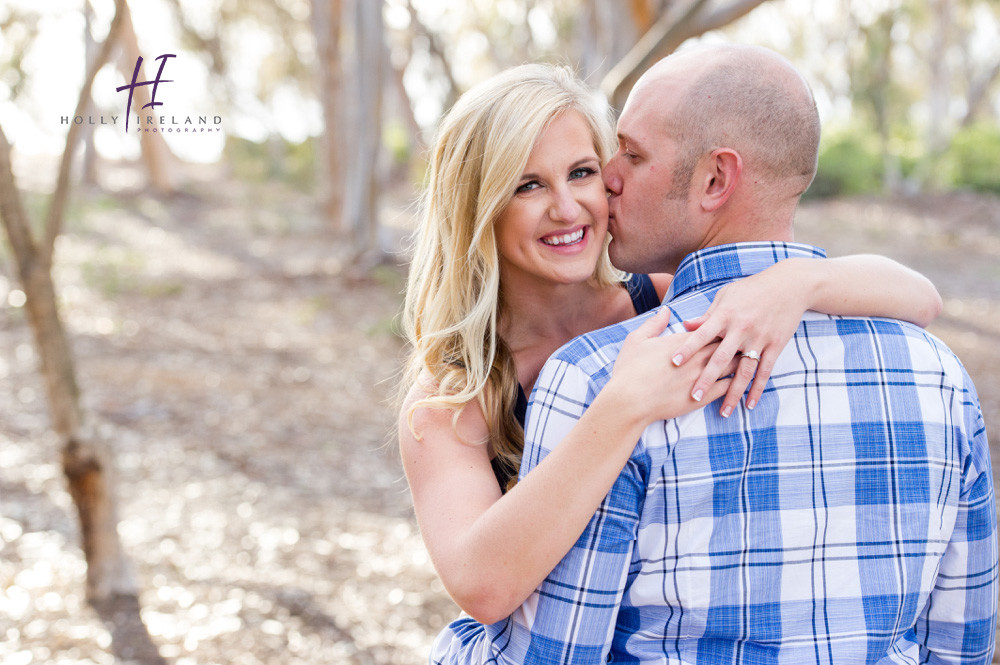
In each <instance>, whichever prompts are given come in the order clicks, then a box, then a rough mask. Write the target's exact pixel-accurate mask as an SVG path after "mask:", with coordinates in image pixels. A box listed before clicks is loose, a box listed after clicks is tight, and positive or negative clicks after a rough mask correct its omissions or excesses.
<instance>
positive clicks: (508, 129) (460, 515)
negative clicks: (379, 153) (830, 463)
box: [399, 65, 940, 623]
mask: <svg viewBox="0 0 1000 665" xmlns="http://www.w3.org/2000/svg"><path fill="white" fill-rule="evenodd" d="M611 138H612V132H611V122H610V118H609V112H608V109H607V108H606V107H605V106H598V105H596V104H595V103H594V102H593V95H592V93H591V91H590V90H588V89H587V88H586V87H585V86H584V85H583V84H582V83H580V82H579V81H578V80H577V79H575V78H574V77H573V76H572V75H571V74H570V73H569V72H568V71H567V70H565V69H562V68H556V67H550V66H544V65H525V66H522V67H517V68H514V69H512V70H509V71H506V72H504V73H501V74H500V75H498V76H496V77H494V78H492V79H490V80H488V81H486V82H484V83H482V84H480V85H478V86H476V87H474V88H473V89H472V90H470V91H469V92H467V93H466V94H465V95H463V96H462V98H461V99H459V101H458V102H457V103H456V104H455V106H454V107H453V108H452V109H451V110H450V111H449V113H448V114H447V115H446V117H445V118H444V120H443V121H442V124H441V127H440V129H439V135H438V138H437V143H436V147H435V150H434V154H433V161H432V164H431V170H430V182H429V186H428V188H427V191H426V193H425V197H424V201H423V203H424V210H423V218H422V222H421V227H420V229H419V233H418V236H417V244H416V248H415V253H414V257H413V262H412V264H411V269H410V279H409V283H408V286H407V297H406V305H405V322H406V329H407V334H408V336H409V340H410V343H411V345H412V355H411V357H410V360H409V364H408V367H407V375H406V377H407V378H406V381H405V385H404V389H405V390H406V391H407V394H406V397H405V399H404V404H403V407H402V409H401V413H400V419H399V443H400V450H401V454H402V458H403V464H404V468H405V470H406V475H407V479H408V481H409V484H410V488H411V491H412V493H413V500H414V507H415V510H416V515H417V521H418V523H419V525H420V529H421V532H422V535H423V537H424V541H425V543H426V545H427V549H428V551H429V553H430V555H431V558H432V560H433V562H434V565H435V567H436V569H437V571H438V574H439V575H440V576H441V579H442V581H443V582H444V584H445V587H446V588H447V590H448V592H449V593H450V594H451V596H452V597H453V598H454V600H455V601H456V602H457V603H458V605H459V606H460V607H461V608H462V609H463V610H465V611H466V612H468V613H469V614H470V615H471V616H472V617H473V618H475V619H477V620H479V621H480V622H483V623H492V622H495V621H498V620H500V619H502V618H503V617H506V616H507V615H508V614H510V613H511V612H512V611H513V610H514V609H515V608H517V607H518V605H520V603H521V602H523V601H524V600H525V599H526V598H527V597H528V596H529V595H530V593H531V592H532V591H533V590H534V588H535V587H536V586H537V585H538V584H539V583H540V582H541V580H543V579H544V578H545V576H546V575H547V574H548V572H549V571H550V570H551V569H552V568H553V567H554V566H555V564H556V563H557V562H558V561H559V560H560V559H561V558H562V556H563V555H564V554H565V553H566V552H567V551H568V550H569V549H570V547H571V546H572V544H573V543H574V542H575V540H576V539H577V537H578V536H579V534H580V533H581V532H582V531H583V529H584V527H585V526H586V524H587V522H588V520H589V519H590V517H591V515H592V514H593V512H594V511H595V510H596V508H597V507H598V505H599V504H600V502H601V500H602V499H603V498H604V495H605V494H606V493H607V491H608V490H609V489H610V487H611V485H612V484H613V482H614V480H615V478H616V477H617V475H618V473H619V471H620V470H621V468H622V466H623V465H624V464H625V462H626V461H627V459H628V457H629V454H630V453H631V451H632V448H633V446H634V444H635V441H636V440H637V439H638V437H639V434H640V433H641V432H642V430H643V429H644V427H645V426H646V425H648V424H649V423H651V422H653V421H656V420H660V419H665V418H672V417H675V416H678V415H680V414H683V413H686V412H688V411H691V410H693V409H695V408H698V407H699V406H700V405H701V404H705V403H707V402H710V401H713V400H715V399H718V398H719V397H722V396H723V395H725V396H726V397H725V400H724V401H723V403H722V407H721V409H722V413H723V415H728V413H729V412H731V410H732V409H733V408H734V407H735V406H736V405H737V403H738V401H739V399H740V397H741V396H742V395H743V392H744V390H745V388H746V387H747V385H748V384H749V382H750V378H751V377H752V375H753V372H754V369H755V366H756V363H755V361H754V360H753V359H748V358H743V359H742V360H739V361H734V360H733V359H732V356H733V355H734V353H735V351H736V350H737V349H748V348H752V349H763V352H762V358H761V362H760V367H759V368H757V376H756V378H755V379H754V384H753V386H752V387H751V390H750V393H749V395H748V406H751V405H752V404H750V402H752V401H754V400H756V398H757V397H758V396H759V395H760V393H761V391H762V390H763V387H764V383H765V382H766V381H767V374H768V372H769V369H770V367H771V366H772V365H773V359H774V357H775V356H777V354H778V353H779V352H780V351H781V349H782V348H783V347H784V345H785V343H786V342H787V341H788V340H789V339H790V338H791V335H792V334H793V332H794V330H795V328H796V327H797V325H798V321H799V318H800V316H801V314H802V313H803V311H804V310H805V309H818V310H820V311H825V312H828V313H835V314H844V315H885V316H893V317H897V318H904V319H910V320H912V321H914V322H916V323H919V324H926V323H927V322H928V321H929V320H930V319H931V318H933V317H934V316H936V314H937V311H938V309H939V307H940V300H939V298H938V296H937V293H936V291H935V290H934V288H933V286H931V285H930V284H929V283H928V282H927V280H925V279H924V278H922V277H921V276H919V275H917V274H915V273H913V272H911V271H909V270H908V269H906V268H903V267H902V266H899V265H898V264H895V263H892V262H890V261H888V260H886V259H882V258H879V257H848V258H845V259H830V260H827V261H810V262H809V263H796V262H795V261H793V260H788V261H784V262H782V263H781V264H779V265H778V266H775V267H774V268H771V269H769V270H767V271H765V272H764V273H761V274H760V275H756V276H754V277H751V278H748V279H746V280H744V281H743V282H740V283H737V284H734V285H732V286H731V287H727V289H726V290H724V291H723V292H721V293H720V295H719V297H718V298H717V299H716V303H715V304H714V305H713V308H712V310H710V312H709V314H708V315H707V316H706V317H703V318H702V319H701V320H699V321H697V322H695V323H694V325H693V326H692V327H697V326H699V325H700V329H699V330H697V331H695V332H693V333H685V334H681V335H673V336H668V337H662V338H661V337H658V334H659V333H660V332H661V331H662V330H663V328H664V327H665V325H666V324H667V316H668V315H667V314H666V308H663V312H662V313H660V314H658V315H657V316H654V317H653V318H651V319H650V320H649V321H648V322H646V323H645V324H644V325H643V326H642V327H640V328H639V329H638V330H636V331H635V332H634V333H633V334H632V335H630V336H629V338H628V339H627V340H626V342H625V345H624V347H623V349H622V352H621V355H620V356H619V358H618V360H617V362H616V364H615V368H614V373H613V376H612V378H611V380H610V382H609V383H608V384H607V386H606V387H605V388H604V389H603V390H602V392H601V393H600V394H599V395H598V396H597V398H596V399H595V401H594V402H593V405H592V406H591V407H590V408H589V409H588V411H587V413H586V414H585V415H584V417H583V418H582V419H581V420H580V422H579V423H578V425H577V426H576V427H575V428H574V429H573V431H572V432H571V433H570V434H569V435H567V437H566V438H565V439H564V440H563V441H562V442H561V444H560V445H559V446H557V448H556V449H555V450H554V451H553V452H552V453H551V454H550V455H549V456H548V457H547V458H546V459H545V460H544V461H543V462H542V463H541V464H540V465H539V466H538V467H537V468H536V469H535V470H534V471H532V473H531V474H529V475H528V476H527V477H525V478H524V479H523V480H521V481H520V482H518V483H517V484H516V485H513V486H512V487H510V489H509V491H507V492H506V493H505V492H504V490H505V489H507V488H508V486H509V485H510V482H509V481H510V480H511V479H512V478H514V477H515V476H516V471H517V467H518V464H519V456H520V452H521V448H522V447H523V430H522V426H523V423H519V422H518V418H517V416H516V415H515V414H516V412H517V411H518V410H519V409H518V408H517V404H518V402H520V403H521V405H522V406H523V405H524V403H525V399H524V397H523V394H524V393H525V392H527V391H529V390H530V388H531V386H532V385H533V383H534V381H535V378H536V377H537V375H538V373H539V371H540V369H541V366H542V364H543V363H544V362H545V360H546V359H547V358H548V356H549V355H550V354H551V353H552V352H553V351H555V350H556V349H557V348H558V347H559V346H561V345H562V344H563V343H565V342H566V341H568V340H569V339H571V338H572V337H574V336H576V335H579V334H581V333H584V332H587V331H590V330H594V329H596V328H600V327H602V326H605V325H609V324H612V323H616V322H619V321H621V320H624V319H626V318H629V317H632V316H634V315H636V314H637V313H641V312H643V311H647V310H648V309H652V308H653V307H655V306H656V305H658V304H659V299H660V297H662V295H663V293H664V292H665V290H666V287H667V284H668V283H669V276H662V275H660V276H657V275H654V276H651V277H645V276H631V277H629V278H628V279H625V276H623V275H621V274H620V273H618V272H616V271H615V270H614V268H613V267H612V266H611V265H610V263H609V260H608V257H607V252H606V244H607V243H606V235H607V233H606V231H607V199H606V195H605V190H604V185H603V182H602V180H601V172H600V169H601V165H602V164H603V163H604V162H605V161H606V160H607V158H608V157H609V155H610V148H609V146H610V145H611ZM875 283H877V284H881V285H885V289H884V290H883V291H880V292H879V293H869V291H868V289H866V288H864V287H866V286H868V285H870V284H875ZM623 287H624V288H623ZM856 293H861V294H867V295H865V297H859V296H856V295H855V294H856ZM750 294H752V295H751V297H749V298H746V297H744V296H745V295H750ZM730 303H756V305H754V307H755V309H754V310H753V311H751V312H744V311H741V310H738V309H737V308H736V307H735V306H734V305H731V304H730ZM913 303H916V304H913ZM716 337H718V338H722V340H723V341H722V342H721V343H715V342H713V343H711V344H708V345H704V346H703V342H704V341H711V340H713V339H714V338H716ZM699 346H702V348H700V349H698V348H697V347H699ZM719 349H723V350H722V351H721V352H719V355H718V357H715V358H713V354H716V352H717V351H718V350H719ZM725 349H732V350H729V351H726V350H725ZM678 353H679V354H680V355H682V356H684V358H682V359H681V360H680V361H677V360H675V356H677V355H678ZM727 353H728V356H729V357H723V356H725V355H726V354H727ZM710 359H711V360H710ZM720 361H723V362H720ZM675 363H677V364H679V366H677V365H676V364H675ZM727 363H728V367H727V366H726V365H727ZM737 368H738V369H739V371H738V372H736V376H735V377H734V378H732V379H723V380H716V379H717V378H718V376H720V375H721V374H727V373H731V372H733V371H734V370H736V369H737ZM713 374H714V376H713ZM692 386H694V387H693V388H692ZM699 393H700V394H699ZM692 397H694V398H695V399H692ZM699 398H700V401H701V404H699V403H698V401H695V400H696V399H699Z"/></svg>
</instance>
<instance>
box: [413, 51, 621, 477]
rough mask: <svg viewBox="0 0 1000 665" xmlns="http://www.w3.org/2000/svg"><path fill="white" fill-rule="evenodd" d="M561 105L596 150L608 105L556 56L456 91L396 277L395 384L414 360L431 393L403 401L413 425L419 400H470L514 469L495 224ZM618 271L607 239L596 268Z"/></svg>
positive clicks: (513, 386)
mask: <svg viewBox="0 0 1000 665" xmlns="http://www.w3.org/2000/svg"><path fill="white" fill-rule="evenodd" d="M567 111H576V112H577V113H579V114H580V115H581V116H582V117H583V118H584V119H585V120H586V122H587V125H588V126H589V128H590V131H591V135H592V136H593V140H594V148H595V150H596V152H597V154H598V156H599V158H600V160H601V163H602V164H603V163H604V162H606V161H607V159H608V157H609V156H610V154H611V149H612V140H613V129H612V121H611V117H610V109H609V108H608V107H607V105H606V104H605V103H604V102H602V101H599V100H598V99H597V98H596V96H595V94H594V93H593V91H592V90H590V89H588V88H587V86H585V85H584V84H583V83H582V82H581V81H580V80H579V79H577V78H576V77H575V76H574V75H573V73H572V72H571V71H570V70H569V69H568V68H566V67H560V66H552V65H542V64H531V65H522V66H520V67H515V68H512V69H509V70H506V71H504V72H502V73H500V74H498V75H496V76H494V77H492V78H490V79H488V80H486V81H484V82H482V83H480V84H479V85H476V86H475V87H473V88H472V89H470V90H469V91H468V92H466V93H465V94H464V95H462V97H461V98H460V99H459V100H458V101H457V102H456V103H455V105H454V106H453V107H452V108H451V110H450V111H449V112H448V113H447V114H446V115H445V117H444V119H443V120H442V121H441V125H440V127H439V129H438V135H437V140H436V142H435V147H434V150H433V154H432V161H431V164H430V176H429V182H428V185H427V188H426V190H425V191H424V194H423V197H422V200H421V204H422V206H421V219H420V225H419V228H418V230H417V235H416V243H415V247H414V253H413V258H412V261H411V264H410V272H409V280H408V283H407V288H406V301H405V309H404V313H403V323H404V328H405V332H406V335H407V337H408V340H409V343H410V345H411V355H410V358H409V362H408V364H407V367H406V374H405V377H404V384H403V389H404V391H405V390H406V389H408V388H409V387H410V386H412V385H413V383H414V382H415V381H417V379H418V377H419V376H420V375H421V373H422V372H424V371H426V372H428V373H429V374H430V376H431V377H432V378H433V386H434V387H433V391H434V392H433V394H431V395H430V396H429V397H427V398H425V399H422V400H420V401H417V402H416V403H415V404H412V405H411V407H410V411H409V413H408V414H407V421H408V424H409V427H410V429H411V431H412V429H413V425H412V414H413V409H415V408H417V407H421V406H427V407H432V408H452V409H454V410H455V418H456V419H457V417H458V414H459V412H460V410H461V408H462V407H463V406H464V405H466V404H468V403H469V402H472V401H473V400H476V401H478V403H479V405H480V407H481V408H482V411H483V414H484V416H485V418H486V423H487V426H488V429H489V445H490V446H491V447H492V453H493V455H494V459H495V462H499V464H500V466H501V468H503V469H504V470H505V471H506V472H507V473H509V474H511V475H514V476H515V477H516V473H517V469H518V467H519V466H520V458H521V451H522V449H523V447H524V433H523V431H522V430H521V427H520V425H519V424H518V423H517V421H516V419H515V417H514V405H515V403H516V398H517V373H516V372H515V368H514V362H513V357H512V355H511V352H510V350H509V349H508V348H507V345H506V344H505V343H504V341H503V340H502V339H501V338H500V336H499V333H498V330H499V327H498V326H499V321H500V319H501V317H502V316H503V301H502V290H501V284H500V257H499V255H498V252H497V243H496V237H495V234H494V224H495V222H496V220H497V219H498V218H499V216H500V214H501V213H502V212H503V210H504V208H505V207H506V206H507V204H508V202H509V201H510V200H511V198H512V197H513V195H514V190H515V189H516V185H517V182H518V181H519V179H520V178H521V174H522V173H523V171H524V168H525V165H526V164H527V161H528V156H529V154H530V153H531V150H532V148H533V146H534V144H535V142H536V141H537V140H538V137H539V136H540V135H541V134H542V132H543V131H544V130H545V128H546V127H547V126H548V125H549V123H551V122H552V120H553V119H554V118H556V117H557V116H559V115H560V114H562V113H565V112H567ZM621 278H622V277H621V273H619V272H618V271H616V270H615V269H614V268H613V267H612V266H611V262H610V261H609V259H608V256H607V251H606V249H605V251H604V252H603V253H602V254H601V258H600V260H599V262H598V264H597V267H596V269H595V271H594V279H595V280H596V281H597V282H598V283H599V284H611V283H614V282H618V281H621ZM414 435H415V436H419V434H418V433H417V432H414ZM470 443H472V442H470Z"/></svg>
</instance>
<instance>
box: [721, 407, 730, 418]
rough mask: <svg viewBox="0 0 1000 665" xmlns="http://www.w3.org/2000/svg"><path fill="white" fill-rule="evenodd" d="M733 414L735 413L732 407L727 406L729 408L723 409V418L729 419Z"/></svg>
mask: <svg viewBox="0 0 1000 665" xmlns="http://www.w3.org/2000/svg"><path fill="white" fill-rule="evenodd" d="M732 412H733V407H731V406H727V407H724V408H723V409H722V417H723V418H728V417H729V415H730V414H731V413H732Z"/></svg>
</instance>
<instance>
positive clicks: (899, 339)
mask: <svg viewBox="0 0 1000 665" xmlns="http://www.w3.org/2000/svg"><path fill="white" fill-rule="evenodd" d="M797 334H798V336H800V337H804V338H806V339H809V340H810V342H816V343H819V340H821V339H822V337H823V336H824V335H825V334H828V335H831V336H836V337H837V338H839V340H838V344H842V345H843V346H844V347H845V350H846V352H847V357H846V358H845V360H846V361H847V362H849V363H852V364H857V365H869V366H871V365H875V366H882V367H890V368H892V367H897V368H898V367H903V366H905V367H908V368H910V369H912V370H914V371H921V372H934V373H939V374H940V375H941V378H942V381H944V382H946V383H952V384H953V385H963V384H964V385H971V381H970V380H969V378H968V373H967V372H966V370H965V366H964V365H963V364H962V361H961V359H960V358H959V357H958V355H957V354H956V353H955V352H954V351H953V350H952V349H951V348H949V347H948V345H947V344H945V343H944V342H943V341H941V340H940V339H939V338H938V337H936V336H935V335H934V334H932V333H930V332H928V331H927V330H925V329H923V328H921V327H920V326H917V325H915V324H912V323H909V322H907V321H900V320H897V319H887V318H876V317H840V316H830V315H826V314H817V313H814V312H807V313H806V315H805V316H804V317H803V325H802V326H801V327H800V328H799V332H798V333H797Z"/></svg>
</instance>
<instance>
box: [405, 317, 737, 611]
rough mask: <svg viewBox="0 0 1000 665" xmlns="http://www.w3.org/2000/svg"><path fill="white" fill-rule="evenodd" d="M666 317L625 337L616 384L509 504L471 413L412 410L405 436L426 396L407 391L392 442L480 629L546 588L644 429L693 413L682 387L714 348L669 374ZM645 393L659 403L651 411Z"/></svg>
mask: <svg viewBox="0 0 1000 665" xmlns="http://www.w3.org/2000/svg"><path fill="white" fill-rule="evenodd" d="M668 318H669V313H668V310H665V309H664V310H661V311H660V312H659V313H657V314H656V315H655V316H653V317H651V318H650V320H649V321H647V322H645V323H644V324H643V325H642V326H640V327H639V328H638V329H637V330H635V331H634V332H633V333H632V334H631V335H629V337H628V339H627V340H626V342H625V345H624V346H623V347H622V351H621V355H620V356H619V357H618V360H617V361H616V363H615V368H614V372H613V374H612V378H611V380H610V381H609V382H608V384H607V385H606V386H605V387H604V389H603V390H601V392H600V394H598V396H597V398H596V399H595V400H594V402H593V404H592V405H591V406H590V408H589V409H587V412H586V413H585V414H584V416H583V417H582V418H581V419H580V421H579V422H578V423H577V424H576V426H575V427H574V428H573V430H572V431H571V432H570V433H569V434H568V435H567V436H566V438H565V439H564V440H563V441H562V442H560V444H559V445H558V446H556V448H555V450H553V452H552V453H551V454H549V455H548V456H547V457H546V458H545V460H543V461H542V462H541V463H540V464H539V465H538V467H537V468H535V469H533V470H532V472H531V473H530V474H528V475H527V476H526V477H525V478H524V480H522V481H520V482H519V483H517V485H515V486H514V487H513V488H512V489H511V490H510V491H509V492H508V493H507V494H504V495H501V493H500V488H499V487H498V486H497V482H496V479H495V477H494V475H493V472H492V469H491V467H490V459H489V453H488V452H487V446H486V445H485V440H486V437H487V428H486V423H485V421H484V419H483V415H482V412H481V411H480V409H479V407H478V405H476V404H469V405H467V406H466V408H465V409H464V410H463V411H462V414H461V416H460V417H459V419H458V422H457V427H455V426H453V423H452V415H453V412H452V411H450V410H447V409H432V408H427V407H418V408H417V409H416V410H415V411H414V413H413V428H412V430H411V428H410V426H409V425H408V423H407V414H408V412H409V410H410V404H412V403H413V401H415V400H417V399H419V398H420V397H423V396H426V394H427V393H426V388H424V389H421V388H419V387H417V388H414V389H413V390H411V399H410V400H409V401H408V404H406V405H404V407H403V411H402V414H401V415H400V423H399V432H400V434H399V443H400V450H401V453H402V458H403V467H404V469H405V471H406V477H407V480H408V481H409V484H410V490H411V491H412V493H413V504H414V509H415V511H416V515H417V522H418V523H419V525H420V531H421V535H422V536H423V539H424V543H425V544H426V546H427V550H428V552H429V553H430V556H431V559H432V560H433V562H434V566H435V568H436V569H437V572H438V575H439V576H440V577H441V580H442V581H443V582H444V585H445V588H446V589H447V590H448V593H449V594H451V597H452V598H453V599H454V600H455V602H456V603H458V605H459V606H460V607H461V608H462V609H463V610H465V611H466V612H468V613H469V615H471V616H472V617H473V618H474V619H476V620H477V621H480V622H482V623H494V622H496V621H499V620H501V619H503V618H504V617H506V616H508V615H509V614H510V613H511V612H513V611H514V610H515V609H516V608H517V607H518V606H519V605H520V604H521V603H522V602H524V600H525V599H527V598H528V596H529V595H531V592H532V591H533V590H534V589H535V588H536V587H537V586H538V585H539V584H540V583H541V582H542V580H544V579H545V576H546V575H548V573H549V572H550V571H551V570H552V569H553V568H554V567H555V565H556V564H557V563H558V562H559V561H560V559H562V557H563V556H564V555H565V554H566V552H568V551H569V549H570V548H571V547H572V546H573V543H575V542H576V540H577V538H579V536H580V534H581V533H582V532H583V529H584V528H585V527H586V525H587V523H588V522H589V521H590V518H591V517H592V516H593V514H594V511H595V510H597V508H598V507H599V506H600V504H601V501H603V499H604V497H605V495H606V494H607V492H608V490H610V488H611V486H612V485H613V484H614V482H615V479H616V478H617V477H618V474H619V472H620V471H621V469H622V467H623V466H624V465H625V462H626V461H628V458H629V455H630V454H631V453H632V449H633V448H634V446H635V443H636V441H638V439H639V436H640V435H641V433H642V430H643V429H644V428H645V427H646V426H647V425H648V424H649V423H651V422H654V421H656V420H660V419H664V418H671V417H675V416H678V415H681V414H682V413H687V412H689V411H693V410H695V409H696V408H698V406H699V405H698V404H697V403H696V402H694V401H693V400H691V398H690V397H689V394H688V392H687V389H686V386H689V385H691V382H693V381H694V379H695V378H696V377H697V376H698V374H699V373H700V371H701V367H702V366H703V365H704V363H705V362H707V360H708V358H709V357H710V356H711V354H712V352H713V351H714V347H715V345H714V344H713V345H711V346H708V347H705V348H704V349H701V350H700V351H699V352H697V353H696V354H695V356H694V357H693V358H692V360H693V361H694V362H691V363H689V365H690V367H687V366H685V367H681V368H677V367H674V366H673V365H672V364H671V362H670V358H672V357H673V355H674V353H675V352H676V349H677V348H678V346H679V345H680V344H682V343H683V342H684V338H685V337H687V336H688V335H690V333H681V334H679V335H670V336H666V337H658V335H659V333H660V332H661V331H662V330H663V328H664V327H665V326H666V323H667V320H668ZM728 384H729V382H728V380H726V381H720V382H717V383H715V384H713V385H711V386H710V387H709V389H708V392H709V397H710V399H716V398H718V397H721V396H722V395H724V394H725V392H726V389H727V388H728ZM650 395H659V396H663V399H662V400H661V402H660V403H659V404H650V403H649V402H650ZM456 429H457V431H456ZM414 431H415V432H416V435H414ZM418 437H419V438H418ZM463 441H464V442H463ZM470 442H478V445H470Z"/></svg>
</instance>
